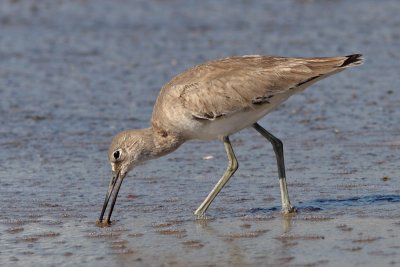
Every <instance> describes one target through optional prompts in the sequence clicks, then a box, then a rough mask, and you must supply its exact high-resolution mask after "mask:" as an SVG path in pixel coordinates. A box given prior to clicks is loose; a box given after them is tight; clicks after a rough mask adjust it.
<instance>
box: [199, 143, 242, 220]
mask: <svg viewBox="0 0 400 267" xmlns="http://www.w3.org/2000/svg"><path fill="white" fill-rule="evenodd" d="M223 140H224V145H225V150H226V154H227V155H228V167H227V168H226V171H225V173H224V175H223V176H222V177H221V179H219V181H218V183H217V184H216V185H215V186H214V188H213V189H212V190H211V192H210V193H209V194H208V196H207V197H206V199H205V200H204V201H203V203H201V205H200V206H199V207H198V208H197V210H196V211H195V212H194V215H196V216H198V217H201V216H203V215H204V213H205V212H206V210H207V209H208V207H209V206H210V204H211V202H212V201H213V200H214V198H215V197H216V196H217V195H218V193H219V191H221V189H222V188H223V187H224V185H225V184H226V183H227V182H228V181H229V179H230V178H231V177H232V175H233V174H234V173H235V171H236V170H237V169H238V167H239V164H238V162H237V160H236V157H235V153H234V152H233V149H232V145H231V142H230V141H229V137H228V136H225V137H224V138H223Z"/></svg>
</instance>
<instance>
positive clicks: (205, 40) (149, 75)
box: [0, 0, 400, 266]
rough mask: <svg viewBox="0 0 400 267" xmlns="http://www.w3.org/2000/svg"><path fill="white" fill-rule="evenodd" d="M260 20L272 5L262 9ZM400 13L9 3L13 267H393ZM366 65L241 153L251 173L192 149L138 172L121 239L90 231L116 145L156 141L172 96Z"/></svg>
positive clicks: (289, 112) (218, 149) (0, 69)
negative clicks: (181, 82)
mask: <svg viewBox="0 0 400 267" xmlns="http://www.w3.org/2000/svg"><path fill="white" fill-rule="evenodd" d="M263 2H265V3H263ZM398 14H400V5H399V3H398V1H397V0H392V1H390V0H387V1H374V0H365V1H311V0H310V1H307V0H302V1H300V0H299V1H294V0H292V1H289V0H284V1H258V2H256V1H253V2H249V1H173V0H171V1H127V0H118V1H108V0H87V1H85V0H81V1H78V0H74V1H61V0H46V1H28V0H26V1H23V0H13V1H11V0H4V1H1V3H0V159H1V160H0V211H1V212H0V265H1V266H159V265H162V264H163V266H205V265H207V266H399V265H400V243H399V240H400V209H399V205H400V182H399V162H400V108H399V107H400V92H399V86H398V84H399V69H400V54H399V47H400V33H399V28H400V16H399V15H398ZM358 52H361V53H363V54H364V56H365V58H366V60H365V64H364V65H362V66H361V67H358V68H354V69H351V70H346V71H345V72H342V73H340V74H338V75H335V76H333V77H330V78H328V79H326V80H324V81H321V82H319V83H317V84H316V85H313V86H312V87H311V88H309V89H308V90H307V91H305V92H304V93H302V94H301V95H297V96H294V97H292V98H290V99H289V100H288V101H287V102H286V103H284V104H283V105H282V106H281V107H279V108H278V109H277V110H276V111H274V112H272V113H271V114H269V115H268V116H267V117H265V118H264V119H263V120H262V121H260V123H261V124H262V125H263V126H265V127H266V128H267V129H269V130H270V131H271V132H272V133H274V134H275V135H276V136H278V137H279V138H281V139H282V141H283V142H284V146H285V156H286V166H287V178H288V186H289V193H290V196H291V200H292V203H293V204H294V205H295V206H296V207H297V208H298V211H299V212H298V213H297V214H296V215H293V216H289V217H285V216H283V215H282V214H281V213H280V195H279V183H278V179H277V170H276V166H275V159H274V154H273V150H272V148H271V146H270V144H268V143H267V142H266V141H265V140H263V139H262V138H261V137H260V136H259V135H258V134H257V133H256V132H255V131H254V130H251V129H249V130H244V131H242V132H240V133H238V134H235V135H233V136H232V137H231V140H232V142H233V146H234V149H235V152H236V154H237V157H238V160H239V163H240V168H239V170H238V171H237V173H236V174H235V175H234V177H233V178H232V179H231V180H230V182H229V183H228V185H227V186H226V187H225V188H224V189H223V191H222V192H221V194H220V195H219V196H218V197H217V199H216V200H215V201H214V203H213V204H212V205H211V207H210V209H209V211H208V219H207V220H195V219H194V218H193V216H192V212H193V211H194V210H195V209H196V208H197V206H198V205H199V204H200V203H201V201H202V200H203V199H204V197H205V196H206V195H207V194H208V192H209V191H210V190H211V188H212V187H213V185H214V184H215V183H216V181H217V180H218V179H219V177H220V175H221V174H222V172H223V171H224V169H225V166H226V156H225V152H224V149H223V145H222V144H221V143H220V142H218V141H215V142H190V143H187V144H185V145H183V146H182V147H181V148H179V150H177V151H176V152H174V153H173V154H171V155H169V156H166V157H164V158H162V159H159V160H156V161H152V162H149V163H148V164H146V165H144V166H141V167H138V168H137V169H135V170H134V171H133V172H132V173H131V174H130V175H129V177H127V178H126V179H125V181H124V184H123V185H122V189H121V191H120V196H119V199H118V202H117V205H116V210H115V211H114V214H113V218H114V220H115V221H114V223H113V225H112V226H111V227H109V228H98V227H96V225H95V221H96V219H97V217H98V215H99V213H100V209H101V205H102V202H103V199H104V195H105V193H106V189H107V186H108V182H109V179H110V174H111V171H110V166H109V164H108V162H107V156H106V155H107V148H108V144H109V143H110V141H111V138H112V136H113V135H114V134H116V133H117V132H118V131H120V130H123V129H128V128H142V127H147V126H148V125H149V119H150V116H151V111H152V106H153V104H154V101H155V98H156V96H157V94H158V91H159V89H160V88H161V86H162V85H163V84H164V83H165V82H167V81H168V80H169V79H170V78H172V77H173V76H174V75H176V74H177V73H179V72H181V71H183V70H184V69H186V68H187V67H190V66H192V65H194V64H198V63H202V62H204V61H206V60H208V59H215V58H220V57H225V56H230V55H243V54H270V55H284V56H332V55H346V54H351V53H358Z"/></svg>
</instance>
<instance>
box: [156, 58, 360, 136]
mask: <svg viewBox="0 0 400 267" xmlns="http://www.w3.org/2000/svg"><path fill="white" fill-rule="evenodd" d="M361 62H362V59H361V55H359V54H357V55H350V56H344V57H329V58H285V57H268V56H243V57H231V58H225V59H220V60H215V61H210V62H207V63H205V64H201V65H198V66H195V67H192V68H190V69H188V70H186V71H184V72H182V73H181V74H179V75H177V76H176V77H175V78H173V79H172V80H171V81H170V82H168V83H167V84H166V85H165V86H164V87H163V88H162V89H161V92H160V95H159V96H158V98H157V101H156V104H155V106H154V111H153V117H152V124H153V127H155V128H163V129H168V130H170V131H178V132H183V133H185V134H186V135H187V136H186V138H188V139H191V138H199V139H213V138H218V137H221V135H222V136H223V135H228V134H231V133H233V132H236V131H239V130H241V129H243V128H245V127H248V126H250V125H251V124H253V123H254V122H256V121H257V120H259V119H260V118H261V117H263V116H265V114H267V113H268V112H269V111H271V110H272V109H274V108H275V107H276V106H277V105H279V104H280V103H282V102H283V101H285V100H286V99H287V98H288V97H289V96H291V95H293V94H295V93H297V92H299V91H302V90H304V89H305V88H306V87H308V86H309V85H311V84H313V83H315V82H316V81H318V80H321V79H323V78H326V77H328V76H329V75H332V74H334V73H337V72H339V71H341V70H343V69H345V68H347V67H352V66H355V65H359V64H361Z"/></svg>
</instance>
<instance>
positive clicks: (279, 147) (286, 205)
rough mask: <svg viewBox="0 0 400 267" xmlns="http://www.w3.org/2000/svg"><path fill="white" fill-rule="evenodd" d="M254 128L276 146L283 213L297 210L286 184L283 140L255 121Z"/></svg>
mask: <svg viewBox="0 0 400 267" xmlns="http://www.w3.org/2000/svg"><path fill="white" fill-rule="evenodd" d="M253 128H254V129H256V130H257V132H259V133H260V134H261V135H262V136H264V137H265V138H266V139H268V141H270V143H271V144H272V147H273V148H274V152H275V156H276V162H277V165H278V175H279V185H280V188H281V198H282V211H283V213H290V212H295V211H296V209H295V208H294V207H293V206H292V205H291V204H290V200H289V193H288V189H287V184H286V174H285V161H284V158H283V143H282V141H281V140H279V139H278V138H276V137H275V136H273V135H272V134H271V133H270V132H268V131H267V130H265V129H264V128H263V127H261V125H260V124H258V123H254V124H253Z"/></svg>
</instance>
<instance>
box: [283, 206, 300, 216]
mask: <svg viewBox="0 0 400 267" xmlns="http://www.w3.org/2000/svg"><path fill="white" fill-rule="evenodd" d="M282 213H283V214H292V213H297V209H296V208H295V207H293V206H292V205H288V206H286V207H283V208H282Z"/></svg>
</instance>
